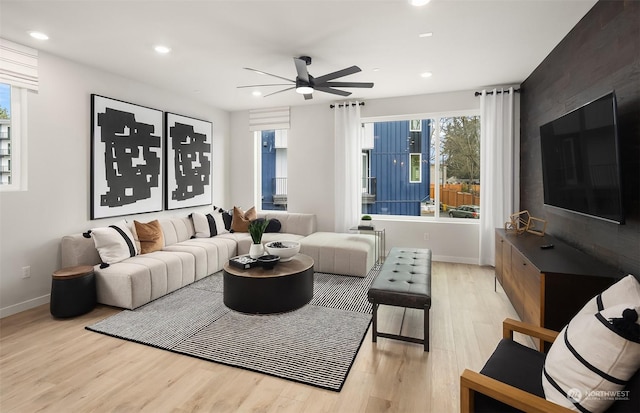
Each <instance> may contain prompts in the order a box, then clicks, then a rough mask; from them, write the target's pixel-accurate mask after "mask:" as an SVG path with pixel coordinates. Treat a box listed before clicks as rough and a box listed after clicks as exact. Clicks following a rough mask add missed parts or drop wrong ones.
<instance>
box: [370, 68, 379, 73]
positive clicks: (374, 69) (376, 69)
mask: <svg viewBox="0 0 640 413" xmlns="http://www.w3.org/2000/svg"><path fill="white" fill-rule="evenodd" d="M371 71H372V72H379V71H380V68H379V67H374V68H373V69H371Z"/></svg>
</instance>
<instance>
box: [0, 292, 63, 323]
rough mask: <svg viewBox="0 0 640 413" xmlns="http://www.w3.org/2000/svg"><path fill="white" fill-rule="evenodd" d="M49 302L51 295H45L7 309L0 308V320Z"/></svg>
mask: <svg viewBox="0 0 640 413" xmlns="http://www.w3.org/2000/svg"><path fill="white" fill-rule="evenodd" d="M50 300H51V294H46V295H43V296H42V297H37V298H32V299H31V300H27V301H23V302H21V303H18V304H14V305H10V306H9V307H4V308H0V318H5V317H8V316H10V315H13V314H17V313H19V312H22V311H26V310H30V309H32V308H35V307H38V306H40V305H42V304H47V303H48V302H49V301H50Z"/></svg>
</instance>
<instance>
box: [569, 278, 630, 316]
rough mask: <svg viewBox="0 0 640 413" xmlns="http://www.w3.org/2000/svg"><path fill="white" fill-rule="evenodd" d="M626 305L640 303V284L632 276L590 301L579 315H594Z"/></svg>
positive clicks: (621, 280)
mask: <svg viewBox="0 0 640 413" xmlns="http://www.w3.org/2000/svg"><path fill="white" fill-rule="evenodd" d="M624 303H640V282H638V280H637V279H636V277H634V276H633V275H631V274H629V275H627V276H626V277H624V278H622V279H620V280H619V281H618V282H616V283H615V284H613V285H612V286H611V287H609V288H607V289H606V290H604V291H603V292H601V293H600V294H598V295H596V296H595V297H593V298H592V299H591V300H589V302H588V303H587V304H585V306H584V307H583V308H582V310H580V311H579V312H578V314H594V313H597V312H598V311H602V310H604V309H605V308H609V307H611V306H614V305H617V304H624Z"/></svg>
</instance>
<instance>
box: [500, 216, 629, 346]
mask: <svg viewBox="0 0 640 413" xmlns="http://www.w3.org/2000/svg"><path fill="white" fill-rule="evenodd" d="M495 243H496V257H495V258H496V260H495V261H496V262H495V266H496V278H497V280H498V281H499V282H500V285H502V288H503V289H504V291H505V293H506V294H507V297H509V300H510V301H511V304H512V305H513V307H514V308H515V310H516V312H517V313H518V315H519V316H520V318H521V319H522V321H525V322H528V323H531V324H534V325H537V326H541V327H546V328H550V329H552V330H556V331H560V330H561V329H562V328H563V327H564V326H565V325H566V324H567V323H568V322H569V320H571V318H572V317H573V316H574V315H575V314H576V313H577V312H578V311H579V310H580V309H581V308H582V307H583V306H584V305H585V304H586V303H587V301H589V300H590V299H591V298H592V297H594V296H595V295H597V294H598V293H600V292H601V291H603V290H605V289H606V288H607V287H609V286H610V285H611V284H613V283H615V282H616V281H617V280H619V279H620V278H621V277H622V276H623V274H622V273H621V272H619V271H618V270H616V269H615V268H613V267H611V266H608V265H605V264H604V263H602V262H600V261H598V260H596V259H595V258H593V257H591V256H589V255H587V254H585V253H583V252H580V251H578V250H577V249H575V248H573V247H571V246H569V245H567V244H565V243H564V242H562V241H560V240H558V239H557V238H554V237H553V236H550V235H545V236H543V237H540V236H538V235H534V234H529V233H524V234H519V235H518V234H515V233H511V232H506V231H505V230H504V229H500V228H498V229H496V240H495ZM546 244H553V246H554V247H553V248H550V249H541V248H540V247H541V246H542V245H546ZM537 345H538V348H540V347H539V343H537Z"/></svg>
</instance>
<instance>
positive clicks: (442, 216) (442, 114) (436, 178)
mask: <svg viewBox="0 0 640 413" xmlns="http://www.w3.org/2000/svg"><path fill="white" fill-rule="evenodd" d="M462 116H478V117H480V116H481V113H480V109H479V108H478V109H466V110H452V111H438V112H423V113H414V114H407V115H386V116H371V117H362V118H361V119H360V123H361V124H362V125H364V124H365V123H374V122H394V121H409V122H410V124H411V121H415V120H416V119H420V120H422V119H433V120H434V122H433V124H434V131H433V134H434V135H435V136H437V137H438V138H439V137H440V119H441V118H452V117H462ZM481 121H482V120H481ZM438 143H440V140H438ZM433 158H434V159H435V162H436V163H435V165H434V174H433V176H431V180H432V181H433V182H436V183H437V182H440V144H438V145H435V154H433ZM480 163H482V158H481V159H480ZM429 167H431V164H429ZM409 169H410V168H409ZM481 184H482V182H481ZM434 192H435V193H434V199H433V201H434V205H440V191H434ZM370 215H372V216H373V217H374V218H375V219H377V220H382V221H420V222H422V221H429V222H434V221H435V222H442V223H445V222H455V223H456V224H458V223H459V224H467V225H479V222H478V221H479V220H470V219H464V218H450V217H449V216H448V215H447V214H446V212H443V213H441V212H440V208H436V209H435V213H434V215H433V216H412V215H389V214H370Z"/></svg>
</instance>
